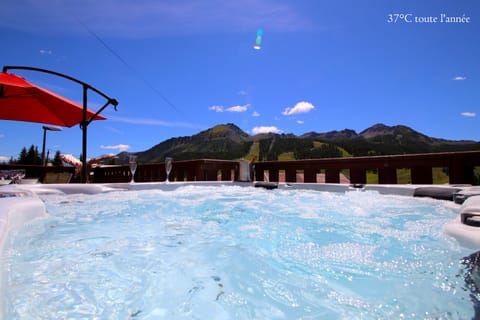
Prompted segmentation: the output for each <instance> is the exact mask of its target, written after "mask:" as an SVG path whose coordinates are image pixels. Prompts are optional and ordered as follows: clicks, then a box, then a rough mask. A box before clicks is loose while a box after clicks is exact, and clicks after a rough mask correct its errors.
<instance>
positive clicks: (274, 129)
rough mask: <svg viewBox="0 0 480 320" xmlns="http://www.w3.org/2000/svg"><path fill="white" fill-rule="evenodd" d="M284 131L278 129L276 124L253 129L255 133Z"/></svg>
mask: <svg viewBox="0 0 480 320" xmlns="http://www.w3.org/2000/svg"><path fill="white" fill-rule="evenodd" d="M282 132H283V131H282V130H280V129H278V128H277V127H275V126H270V127H266V126H260V127H255V128H253V129H252V133H253V134H260V133H282Z"/></svg>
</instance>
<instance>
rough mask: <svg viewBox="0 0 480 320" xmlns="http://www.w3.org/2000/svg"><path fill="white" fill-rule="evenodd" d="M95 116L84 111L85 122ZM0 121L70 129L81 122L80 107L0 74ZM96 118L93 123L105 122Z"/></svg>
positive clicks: (24, 81)
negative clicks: (85, 115)
mask: <svg viewBox="0 0 480 320" xmlns="http://www.w3.org/2000/svg"><path fill="white" fill-rule="evenodd" d="M94 115H95V113H94V112H93V111H91V110H87V119H92V117H93V116H94ZM0 119H3V120H15V121H27V122H38V123H45V124H52V125H57V126H63V127H72V126H74V125H76V124H79V123H81V122H82V121H83V107H82V106H80V105H79V104H77V103H75V102H73V101H71V100H68V99H66V98H64V97H62V96H59V95H57V94H55V93H53V92H51V91H48V90H46V89H44V88H41V87H39V86H37V85H35V84H32V83H30V82H28V81H26V80H25V79H24V78H22V77H19V76H17V75H15V74H11V73H5V72H2V73H0ZM105 119H106V118H105V117H102V116H101V115H96V116H95V118H93V120H105Z"/></svg>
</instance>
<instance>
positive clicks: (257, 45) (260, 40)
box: [253, 29, 263, 50]
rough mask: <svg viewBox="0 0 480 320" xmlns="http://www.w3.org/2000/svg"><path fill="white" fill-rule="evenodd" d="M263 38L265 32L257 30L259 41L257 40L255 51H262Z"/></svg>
mask: <svg viewBox="0 0 480 320" xmlns="http://www.w3.org/2000/svg"><path fill="white" fill-rule="evenodd" d="M262 36H263V30H262V29H258V30H257V39H256V40H255V45H254V46H253V49H255V50H260V49H262V47H261V45H262Z"/></svg>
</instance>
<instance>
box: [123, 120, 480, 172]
mask: <svg viewBox="0 0 480 320" xmlns="http://www.w3.org/2000/svg"><path fill="white" fill-rule="evenodd" d="M468 150H480V143H479V142H476V141H470V140H446V139H438V138H432V137H429V136H427V135H424V134H422V133H420V132H417V131H415V130H413V129H411V128H409V127H407V126H403V125H396V126H387V125H384V124H375V125H373V126H371V127H370V128H367V129H365V130H364V131H362V132H360V133H357V132H355V131H354V130H350V129H344V130H341V131H330V132H325V133H318V132H308V133H305V134H303V135H301V136H296V135H293V134H273V133H268V134H258V135H253V136H251V135H249V134H248V133H246V132H244V131H243V130H242V129H240V128H239V127H238V126H236V125H234V124H232V123H228V124H220V125H217V126H214V127H212V128H210V129H207V130H204V131H201V132H199V133H198V134H195V135H192V136H185V137H177V138H171V139H168V140H165V141H163V142H161V143H159V144H157V145H155V146H153V147H152V148H150V149H148V150H145V151H141V152H136V153H135V154H136V155H137V157H138V161H140V162H142V163H154V162H163V161H164V159H165V157H172V158H174V159H175V160H191V159H223V160H234V159H242V158H243V159H252V158H255V159H256V160H257V161H265V160H295V159H297V160H298V159H313V158H335V157H352V156H374V155H393V154H412V153H432V152H451V151H468ZM126 155H128V153H122V154H120V155H119V158H120V159H122V158H124V157H126Z"/></svg>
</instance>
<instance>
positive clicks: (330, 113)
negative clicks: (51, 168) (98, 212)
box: [0, 0, 480, 159]
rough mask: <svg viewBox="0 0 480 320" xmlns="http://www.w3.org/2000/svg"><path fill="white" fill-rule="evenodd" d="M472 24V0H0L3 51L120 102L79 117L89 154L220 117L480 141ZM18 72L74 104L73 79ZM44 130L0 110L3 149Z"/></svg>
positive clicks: (289, 127)
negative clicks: (389, 128) (85, 121)
mask: <svg viewBox="0 0 480 320" xmlns="http://www.w3.org/2000/svg"><path fill="white" fill-rule="evenodd" d="M442 14H443V16H442ZM442 17H443V21H442V20H441V19H442ZM451 17H460V18H461V19H460V20H461V21H459V22H446V19H447V18H451ZM435 19H436V21H435ZM395 20H396V21H395ZM427 21H431V22H427ZM449 21H450V20H449ZM258 29H262V30H263V36H262V43H261V49H260V50H255V49H254V48H253V46H254V45H255V43H256V36H257V31H258ZM479 34H480V3H478V1H477V0H421V1H414V0H338V1H337V0H335V1H333V0H332V1H324V0H291V1H290V0H285V1H274V0H245V1H222V0H204V1H194V0H176V1H174V0H171V1H170V0H169V1H162V0H137V1H133V0H132V1H128V0H100V1H99V0H84V1H73V0H63V1H62V0H42V1H36V0H3V1H2V10H0V39H1V42H2V49H1V50H0V62H1V66H4V65H22V66H32V67H38V68H44V69H50V70H54V71H57V72H61V73H65V74H68V75H70V76H72V77H75V78H78V79H80V80H82V81H85V82H88V83H90V84H91V85H93V86H94V87H97V88H98V89H100V90H101V91H103V92H105V93H106V94H108V95H109V96H111V97H113V98H115V99H117V100H118V101H119V106H118V111H117V112H115V111H114V109H113V108H112V107H109V108H107V109H106V110H105V111H104V112H103V113H102V114H103V115H104V116H106V117H107V118H108V120H106V121H97V122H94V123H92V124H91V125H90V126H89V136H88V157H95V156H98V155H101V154H105V153H117V152H119V151H121V150H127V151H130V152H136V151H143V150H146V149H148V148H150V147H152V146H153V145H155V144H157V143H159V142H162V141H164V140H166V139H169V138H171V137H178V136H187V135H192V134H195V133H198V132H199V131H201V130H205V129H207V128H209V127H212V126H214V125H216V124H220V123H228V122H232V123H235V124H236V125H238V126H239V127H240V128H242V129H243V130H244V131H246V132H248V133H250V134H254V133H258V132H264V131H273V132H279V133H280V132H281V133H294V134H297V135H300V134H303V133H306V132H310V131H317V132H326V131H331V130H342V129H345V128H348V129H353V130H355V131H357V132H360V131H362V130H364V129H366V128H368V127H369V126H371V125H373V124H376V123H384V124H387V125H397V124H403V125H407V126H410V127H412V128H413V129H415V130H417V131H420V132H422V133H425V134H427V135H430V136H433V137H437V138H445V139H455V140H461V139H468V140H476V141H479V140H480V126H479V118H478V117H479V113H480V110H479V109H480V90H479V88H480V62H479V59H480V58H479V57H480V41H479V40H478V39H479V36H478V35H479ZM12 72H14V71H12ZM15 73H17V74H19V75H21V76H23V77H25V78H26V79H27V80H29V81H31V82H34V83H36V84H38V85H41V86H44V87H46V88H47V89H49V90H52V91H54V92H56V93H58V94H61V95H64V96H66V97H68V98H70V99H72V100H74V101H77V102H79V103H80V102H81V99H82V98H81V94H82V90H81V88H80V87H78V86H77V85H75V84H72V83H69V82H67V81H65V80H62V79H59V78H56V77H52V76H46V75H43V74H39V73H35V72H31V71H15ZM89 103H90V104H89V107H90V108H91V109H94V110H97V109H98V108H99V107H100V106H101V105H103V103H104V100H102V98H100V97H98V96H95V95H94V94H92V95H90V97H89ZM42 134H43V130H42V125H41V124H33V123H25V122H14V121H6V120H0V159H9V158H10V157H12V156H13V157H18V154H19V152H20V150H21V148H22V147H23V146H27V147H28V146H30V145H31V144H34V145H37V146H39V148H41V145H42ZM47 149H48V150H51V153H54V152H55V151H56V150H60V151H62V152H63V153H72V154H74V155H76V156H79V155H80V152H81V130H80V129H79V128H78V126H76V127H72V128H64V129H63V131H62V132H49V133H48V136H47Z"/></svg>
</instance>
